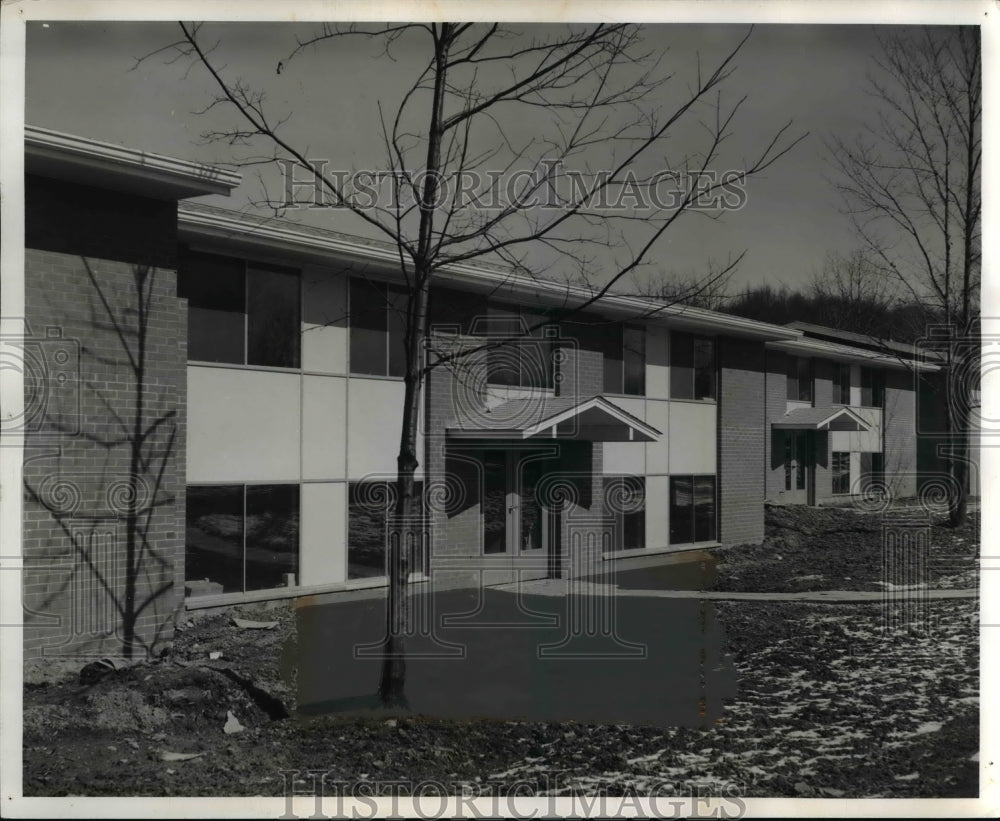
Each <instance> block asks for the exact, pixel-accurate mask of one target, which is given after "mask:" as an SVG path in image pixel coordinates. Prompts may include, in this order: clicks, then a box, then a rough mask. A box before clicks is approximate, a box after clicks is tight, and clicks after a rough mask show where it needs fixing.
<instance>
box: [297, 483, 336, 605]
mask: <svg viewBox="0 0 1000 821" xmlns="http://www.w3.org/2000/svg"><path fill="white" fill-rule="evenodd" d="M346 511H347V484H346V483H344V482H337V483H334V482H322V483H318V482H312V483H309V484H305V485H302V513H301V525H300V527H301V532H302V539H301V543H302V554H301V556H300V564H299V584H300V585H303V586H306V585H314V584H331V583H334V582H342V581H344V580H345V578H346V568H347V544H346V542H345V538H346V537H345V534H346V532H347V531H346V524H345V523H346V515H347V514H346Z"/></svg>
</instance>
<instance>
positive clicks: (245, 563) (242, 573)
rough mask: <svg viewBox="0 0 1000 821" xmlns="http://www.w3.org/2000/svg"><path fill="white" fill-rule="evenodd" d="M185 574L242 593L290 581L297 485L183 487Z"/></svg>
mask: <svg viewBox="0 0 1000 821" xmlns="http://www.w3.org/2000/svg"><path fill="white" fill-rule="evenodd" d="M186 510H187V524H186V536H185V538H186V551H185V576H186V578H187V580H188V581H189V582H200V581H205V580H207V581H208V582H210V583H215V584H217V585H219V586H220V587H221V589H215V590H206V591H204V592H222V593H242V592H246V591H249V590H270V589H272V588H277V587H285V586H288V585H289V584H295V578H294V577H295V574H296V573H298V566H299V486H298V485H249V486H247V485H213V486H191V487H189V488H188V489H187V508H186Z"/></svg>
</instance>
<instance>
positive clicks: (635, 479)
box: [604, 476, 646, 550]
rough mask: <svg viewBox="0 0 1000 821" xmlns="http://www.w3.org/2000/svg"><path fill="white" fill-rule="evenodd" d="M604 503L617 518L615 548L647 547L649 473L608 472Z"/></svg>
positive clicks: (634, 548)
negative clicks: (616, 474) (647, 479)
mask: <svg viewBox="0 0 1000 821" xmlns="http://www.w3.org/2000/svg"><path fill="white" fill-rule="evenodd" d="M604 503H605V509H606V512H607V514H608V516H609V517H610V518H611V520H612V521H613V522H614V531H613V535H614V543H613V544H612V550H642V549H643V548H645V547H646V477H644V476H605V477H604Z"/></svg>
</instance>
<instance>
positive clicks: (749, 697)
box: [23, 510, 979, 797]
mask: <svg viewBox="0 0 1000 821" xmlns="http://www.w3.org/2000/svg"><path fill="white" fill-rule="evenodd" d="M829 513H830V512H829V511H822V510H821V511H815V512H814V515H813V516H811V517H810V516H808V515H806V514H803V513H802V512H799V511H791V512H789V513H787V514H780V515H779V516H778V517H777V518H776V517H774V516H773V515H771V516H769V522H770V523H769V534H770V536H771V539H770V544H769V545H765V547H764V548H760V549H759V551H760V552H759V554H758V558H757V560H756V561H753V560H750V559H749V558H748V559H747V560H746V561H744V560H743V557H742V555H740V557H739V558H740V561H739V562H737V561H734V560H732V558H731V557H732V556H734V555H735V554H730V556H727V557H726V560H725V561H723V562H722V563H721V564H720V574H719V580H720V584H721V585H722V588H721V589H746V585H749V584H750V583H751V581H752V580H754V579H758V580H760V583H761V586H763V587H765V588H766V589H774V588H775V587H780V585H779V584H777V583H776V582H774V580H773V575H774V574H773V571H774V567H775V563H776V562H781V561H786V560H787V557H789V556H791V557H803V558H802V559H801V564H800V569H805V568H807V567H808V569H812V570H813V571H814V572H815V573H817V574H821V575H822V576H823V578H824V579H826V583H825V584H823V585H821V586H823V587H838V588H840V589H844V585H845V584H846V583H848V582H851V581H858V583H859V584H867V583H874V582H877V581H878V578H877V571H876V570H875V569H874V568H875V565H874V564H873V562H874V557H875V556H877V555H879V554H878V551H875V549H874V547H873V546H874V545H875V544H876V542H878V540H877V538H876V537H877V535H878V534H877V532H876V531H874V530H872V529H861V527H860V525H859V527H858V528H857V529H856V530H850V529H846V530H845V529H843V528H844V526H843V524H841V525H839V526H840V527H841V530H835V529H834V527H835V526H836V525H835V522H836V521H840V522H843V521H844V519H842V518H838V519H835V518H833V517H832V516H830V517H828V515H827V514H829ZM838 514H839V512H838ZM782 516H787V518H782ZM861 524H865V523H861ZM869 524H870V522H869ZM804 527H809V528H811V530H812V532H810V533H802V534H801V536H798V535H797V534H799V533H800V532H801V530H802V528H804ZM823 528H827V530H825V531H824V530H823ZM963 533H964V535H963ZM792 534H796V535H795V536H794V537H792ZM848 534H850V535H848ZM947 535H948V536H949V538H947V539H941V538H940V537H936V538H938V541H937V542H935V544H944V545H948V546H949V547H948V548H947V549H948V550H949V551H950V552H951V554H953V557H954V558H955V559H956V560H957V559H964V558H965V557H966V556H967V552H968V551H971V550H972V549H973V548H966V547H965V542H964V541H962V540H964V539H968V538H972V537H973V536H974V531H973V530H969V531H964V532H960V533H955V534H947ZM779 539H784V541H779ZM796 539H798V541H797V543H796ZM878 543H879V544H880V542H878ZM845 545H846V549H845V548H844V547H842V546H845ZM865 545H867V547H864V546H865ZM767 550H770V551H771V552H772V553H773V552H774V551H776V550H777V551H780V552H779V553H778V555H780V556H782V557H783V558H782V559H776V558H775V557H774V556H773V555H769V554H768V553H767V552H766V551H767ZM810 551H812V559H813V562H812V565H807V563H806V561H805V557H806V556H807V555H808V553H809V552H810ZM818 551H821V552H824V556H822V557H820V556H817V552H818ZM873 551H874V552H873ZM835 552H843V553H845V556H843V557H840V558H837V559H835V558H834V557H833V556H832V555H830V554H832V553H835ZM741 554H742V551H741ZM951 554H950V555H951ZM789 564H790V565H791V566H790V568H789V571H788V572H792V570H793V568H794V562H790V563H789ZM758 566H759V567H761V568H767V567H770V568H771V572H767V571H766V570H765V569H759V570H755V569H753V568H755V567H758ZM858 568H867V570H865V571H864V572H862V571H861V570H859V569H858ZM794 572H796V573H799V572H800V570H798V569H796V570H795V571H794ZM962 572H965V571H964V570H963V571H962ZM837 574H839V575H837ZM865 574H867V575H865ZM790 578H794V576H792V577H789V576H788V574H787V573H786V574H785V581H786V583H788V582H789V579H790ZM940 578H941V579H942V580H943V579H946V578H947V576H945V575H942V576H941V577H940ZM727 584H733V585H736V588H727V587H726V586H725V585H727ZM739 585H744V586H743V587H740V586H739ZM862 589H871V588H862ZM719 616H720V618H721V620H722V623H723V624H724V626H725V631H726V636H727V639H728V645H729V648H730V651H731V653H732V657H733V661H734V663H735V666H736V669H737V671H738V675H739V692H738V695H737V696H736V697H735V698H733V699H732V700H727V702H726V704H725V708H724V711H723V713H722V717H721V718H719V719H717V720H716V721H715V722H714V723H713V724H712V725H711V726H703V727H701V728H691V727H676V728H662V727H661V728H654V727H640V726H627V725H584V724H573V723H568V724H567V723H558V724H557V723H538V722H536V723H529V722H520V721H472V722H460V721H443V720H437V719H432V718H424V717H419V716H412V715H406V714H397V715H389V714H382V713H378V712H372V711H369V712H366V713H365V714H362V715H358V714H354V715H334V716H323V717H319V718H311V719H306V718H303V717H301V716H297V715H296V712H295V707H296V704H295V688H296V680H295V665H296V662H295V659H296V650H295V636H296V611H295V609H294V608H293V607H291V606H289V605H282V606H280V607H274V608H263V607H256V608H250V607H243V608H233V609H231V610H229V611H227V612H223V613H216V614H212V615H201V616H192V617H191V618H189V619H188V620H186V621H185V622H184V623H183V624H182V629H181V630H179V631H178V632H177V634H176V636H175V639H174V643H173V646H172V647H171V648H170V651H169V652H168V653H167V654H166V655H165V656H164V657H162V658H159V659H155V660H150V661H145V662H142V663H139V664H135V665H133V666H130V667H126V668H122V669H117V670H112V671H110V672H107V673H106V674H104V675H100V676H98V675H96V674H95V679H96V680H95V681H94V683H89V684H83V683H81V682H80V677H79V673H80V667H79V665H77V667H76V668H73V669H70V668H56V667H53V666H51V665H49V666H46V667H41V666H37V665H35V666H31V667H29V668H28V669H26V671H25V686H24V743H23V751H24V793H25V795H29V796H30V795H35V796H38V795H51V796H61V795H136V796H157V795H202V796H226V795H241V796H253V795H282V794H283V789H284V786H285V776H283V775H282V774H281V772H280V771H281V770H283V769H285V770H305V769H313V770H317V769H319V770H324V771H328V772H329V773H330V774H331V775H330V777H331V778H334V779H335V780H343V781H346V782H349V783H357V782H362V781H367V780H372V779H392V778H408V779H414V780H420V779H431V778H433V779H436V780H438V781H440V782H442V783H445V784H460V783H468V782H477V781H478V780H487V779H489V780H501V781H508V782H511V783H513V782H515V781H523V780H528V781H529V782H531V783H535V784H537V792H538V794H553V793H557V794H565V793H566V791H568V790H578V791H582V792H584V793H592V792H594V791H596V790H607V791H608V794H611V795H614V794H620V793H621V790H623V789H625V788H626V787H627V786H631V787H632V788H634V789H635V790H637V791H638V793H639V794H642V793H643V791H644V790H649V789H653V788H658V789H661V790H662V789H663V784H664V783H669V784H670V785H674V787H675V788H676V790H677V791H678V792H680V793H683V792H684V790H685V789H688V788H690V787H691V785H692V784H696V783H697V784H705V783H709V784H713V785H715V786H717V787H719V788H731V789H735V790H737V791H738V793H737V794H740V795H744V796H793V797H794V796H799V797H919V796H941V797H956V796H971V795H975V794H976V791H977V783H978V782H977V766H978V765H977V763H976V761H975V760H974V756H975V755H976V752H977V750H978V686H979V684H978V681H979V680H978V668H979V663H978V629H979V624H978V601H976V600H974V599H969V600H960V601H951V602H931V603H929V604H928V606H927V608H926V610H924V611H922V616H921V618H922V619H923V621H922V622H921V623H920V624H909V625H908V626H904V630H906V631H907V632H906V640H905V641H902V640H900V635H899V634H894V633H889V632H887V628H886V627H885V623H884V620H883V617H884V616H885V611H884V609H883V607H882V605H881V604H824V605H817V604H801V603H774V602H752V603H751V602H728V603H721V604H719ZM234 617H235V618H240V619H246V620H252V621H256V622H264V623H268V622H274V623H275V624H273V625H272V626H268V627H266V628H261V627H249V628H247V627H239V626H237V624H236V623H235V622H234ZM227 730H228V731H227ZM234 730H235V731H234ZM668 792H669V788H668Z"/></svg>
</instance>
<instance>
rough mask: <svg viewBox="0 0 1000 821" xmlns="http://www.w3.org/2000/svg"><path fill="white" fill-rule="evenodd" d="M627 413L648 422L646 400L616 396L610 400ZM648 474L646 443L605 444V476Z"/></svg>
mask: <svg viewBox="0 0 1000 821" xmlns="http://www.w3.org/2000/svg"><path fill="white" fill-rule="evenodd" d="M610 401H612V402H613V403H614V404H615V405H617V406H618V407H620V408H621V409H622V410H623V411H625V412H626V413H630V414H632V415H633V416H635V417H637V418H639V419H641V420H642V421H644V422H645V421H646V400H645V399H629V398H625V397H621V396H616V397H615V398H614V399H612V400H610ZM645 472H646V444H645V442H605V443H604V473H605V475H609V476H611V475H615V474H618V473H621V474H643V473H645Z"/></svg>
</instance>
